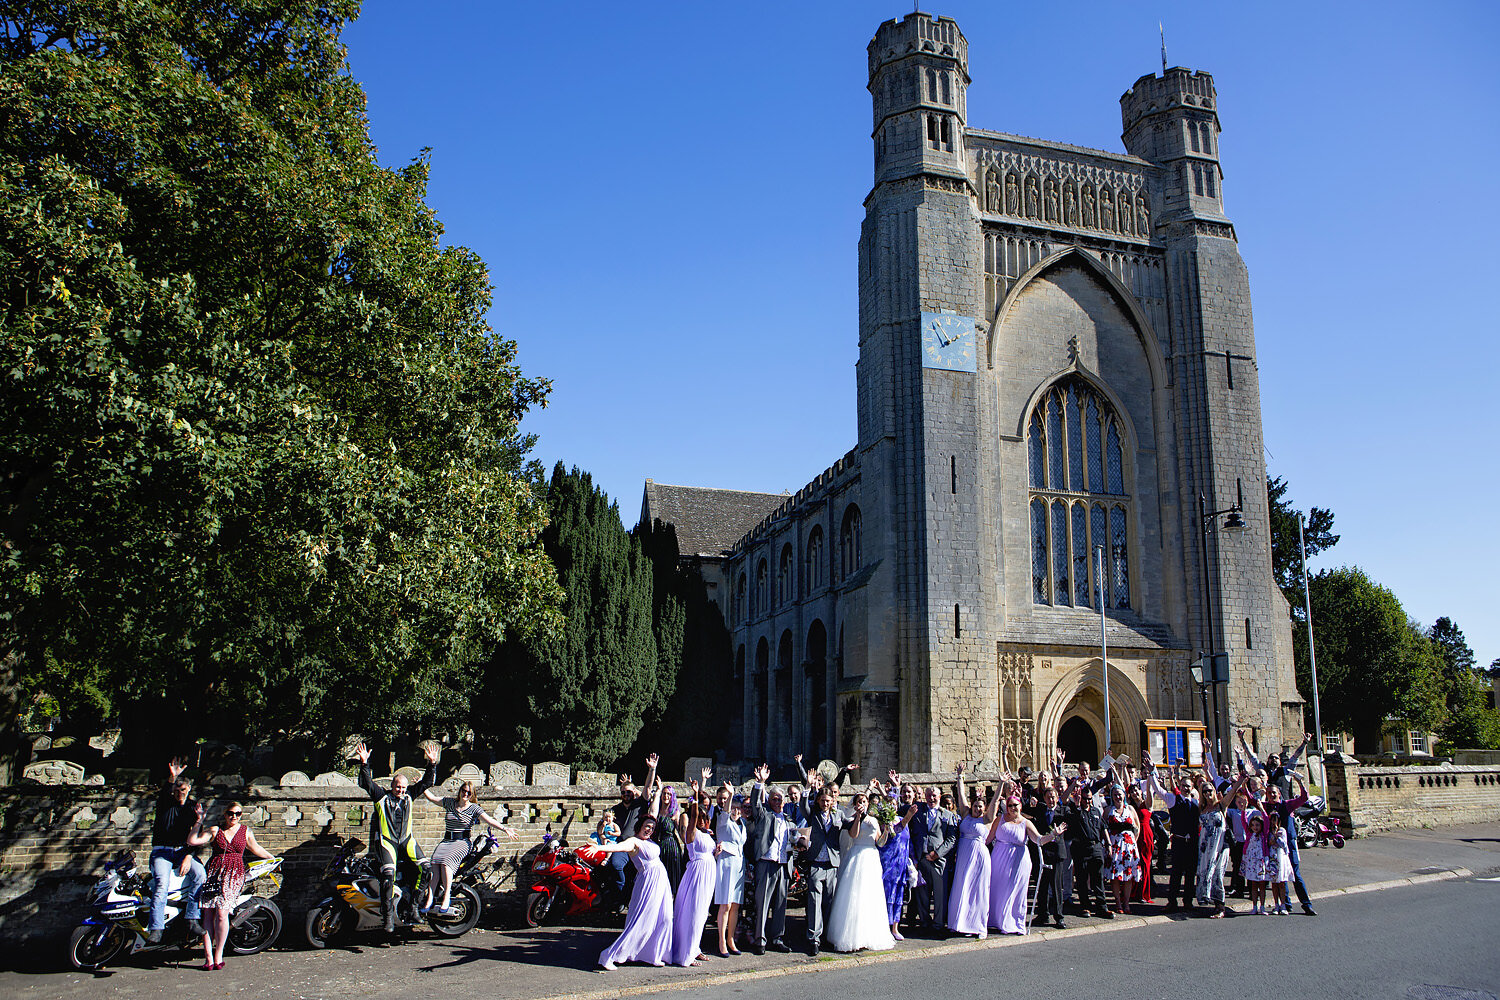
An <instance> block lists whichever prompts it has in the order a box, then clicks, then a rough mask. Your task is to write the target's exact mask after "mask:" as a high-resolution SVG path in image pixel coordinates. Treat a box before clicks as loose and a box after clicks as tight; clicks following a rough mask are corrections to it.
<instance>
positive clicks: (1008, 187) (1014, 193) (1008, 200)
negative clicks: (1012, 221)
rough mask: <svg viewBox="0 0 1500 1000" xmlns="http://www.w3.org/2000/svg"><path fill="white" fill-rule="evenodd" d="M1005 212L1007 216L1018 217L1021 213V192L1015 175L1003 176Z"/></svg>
mask: <svg viewBox="0 0 1500 1000" xmlns="http://www.w3.org/2000/svg"><path fill="white" fill-rule="evenodd" d="M1005 211H1006V213H1007V214H1009V215H1019V214H1020V211H1021V192H1020V188H1019V186H1018V185H1017V184H1016V175H1015V174H1006V175H1005Z"/></svg>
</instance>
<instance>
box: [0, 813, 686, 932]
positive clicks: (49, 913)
mask: <svg viewBox="0 0 1500 1000" xmlns="http://www.w3.org/2000/svg"><path fill="white" fill-rule="evenodd" d="M685 793H686V787H685V786H679V787H678V795H679V800H681V797H682V796H683V795H684V794H685ZM158 794H159V789H158V788H111V787H97V786H89V787H80V786H70V787H42V786H17V787H12V788H7V789H3V790H0V951H10V950H14V949H16V948H18V947H21V946H29V945H31V944H40V945H41V946H42V947H44V948H55V949H56V950H57V957H58V960H59V961H62V960H63V946H64V944H65V941H66V936H67V934H68V932H69V931H70V930H71V928H72V927H73V926H75V925H76V923H77V921H78V920H79V918H81V917H82V916H83V914H84V907H85V900H86V898H87V892H88V889H89V887H90V886H92V885H93V884H94V882H95V881H96V880H97V877H98V872H99V869H100V868H101V867H102V866H103V864H104V862H105V861H106V860H108V859H109V858H111V857H112V856H113V855H114V854H115V853H116V852H118V851H120V850H133V851H135V852H136V859H137V862H138V863H139V864H145V861H146V858H147V856H148V855H149V853H150V845H151V822H152V818H153V816H154V814H155V807H156V798H157V796H158ZM442 794H451V793H449V792H443V793H442ZM198 798H199V801H201V802H203V804H204V806H205V809H206V812H205V817H206V818H211V817H213V816H214V815H215V814H216V813H217V812H218V811H219V810H221V809H222V807H223V805H224V803H226V802H229V801H231V800H233V801H238V802H240V803H241V804H242V805H243V806H244V810H245V815H244V819H245V821H247V822H248V823H249V825H250V827H251V828H252V829H253V830H254V831H255V836H256V839H257V840H258V841H259V842H260V844H261V846H262V847H264V848H265V849H266V850H268V851H270V852H271V853H272V854H274V855H278V856H280V857H283V858H285V862H284V863H283V865H282V870H281V874H282V885H281V890H280V892H279V893H278V894H277V896H276V897H275V898H276V901H277V903H278V905H279V906H280V907H281V910H282V913H283V915H284V917H285V921H286V922H285V925H284V927H283V929H282V942H283V943H284V944H285V943H288V942H292V943H295V942H298V941H300V940H301V936H302V921H303V917H304V914H305V913H306V910H307V907H308V906H309V905H310V904H311V903H313V902H315V901H316V899H317V898H318V897H319V895H320V894H321V893H322V890H323V885H322V882H321V881H320V879H319V876H320V875H321V874H322V871H323V867H324V866H325V865H326V864H327V863H328V861H329V860H330V859H331V858H332V857H333V854H334V851H335V850H336V847H337V844H338V843H339V842H340V841H341V839H343V838H348V837H358V838H359V839H361V840H363V841H365V842H366V843H368V842H369V826H370V814H371V802H370V798H369V796H368V795H366V794H365V792H364V791H363V790H361V789H360V788H358V787H355V786H352V785H341V786H318V785H302V786H298V787H292V788H265V787H255V788H251V789H245V788H227V787H222V786H221V787H216V788H213V789H212V790H207V791H205V790H202V789H200V790H199V792H198ZM479 800H480V803H481V804H482V805H483V806H484V807H485V809H486V810H487V811H488V812H489V813H490V814H491V815H492V816H495V817H496V818H497V819H499V820H501V822H504V823H507V824H509V825H511V826H513V827H514V828H515V829H516V830H517V832H518V833H520V835H521V839H520V840H519V841H511V840H507V839H506V838H504V837H501V838H500V847H499V849H498V850H497V851H496V852H495V853H494V854H491V855H490V858H487V859H486V860H485V861H483V862H481V864H480V868H479V872H480V881H481V882H482V885H481V886H480V892H481V896H483V897H484V900H485V913H484V917H483V918H482V919H483V922H484V923H485V924H486V925H489V926H513V925H514V923H515V920H516V919H519V916H518V911H519V903H520V901H521V899H522V898H523V897H520V896H519V895H518V894H516V893H515V890H516V889H517V888H524V887H526V886H529V885H530V879H529V870H530V869H529V862H530V860H531V859H532V857H533V856H534V855H535V853H536V851H537V848H538V847H539V845H540V844H541V840H542V834H543V833H545V832H546V831H547V830H549V829H550V830H552V831H553V832H555V833H562V832H563V831H566V836H567V839H568V842H569V844H571V845H578V844H581V843H583V842H584V841H585V840H586V839H587V838H588V835H589V834H590V833H592V832H593V829H594V826H595V824H597V823H598V820H599V815H600V813H601V810H603V809H605V808H608V807H609V806H610V805H612V804H613V803H615V802H618V801H619V798H618V793H617V792H616V791H615V789H614V788H613V787H611V786H608V785H604V786H600V785H551V786H543V785H513V786H506V787H503V788H495V787H489V786H486V787H484V788H481V789H480V791H479ZM414 827H415V832H416V837H417V841H418V843H419V844H421V845H422V848H423V850H424V851H425V852H426V853H428V854H431V848H432V847H433V845H434V844H436V843H437V841H438V840H439V839H440V838H441V836H442V830H443V812H442V810H441V809H439V808H438V807H437V806H434V805H431V804H429V803H427V802H425V801H419V802H417V803H416V806H415V812H414ZM201 856H202V857H203V858H204V859H205V860H206V859H207V857H208V852H207V850H206V849H205V850H204V851H202V852H201ZM491 859H493V861H491Z"/></svg>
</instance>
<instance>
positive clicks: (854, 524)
mask: <svg viewBox="0 0 1500 1000" xmlns="http://www.w3.org/2000/svg"><path fill="white" fill-rule="evenodd" d="M859 549H860V543H859V507H858V506H857V505H855V504H852V503H851V504H850V505H849V506H848V507H847V508H846V509H845V510H844V522H843V526H842V527H841V528H840V529H839V570H840V572H839V578H840V579H848V578H849V577H851V576H853V575H854V574H855V572H857V571H858V570H859V567H860V565H861V563H862V560H861V554H860V550H859Z"/></svg>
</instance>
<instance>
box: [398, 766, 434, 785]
mask: <svg viewBox="0 0 1500 1000" xmlns="http://www.w3.org/2000/svg"><path fill="white" fill-rule="evenodd" d="M426 773H427V772H426V771H424V770H422V769H421V768H419V767H412V766H410V765H407V766H406V767H398V768H396V774H404V775H406V786H407V787H408V788H410V787H411V786H412V785H415V784H416V783H417V782H419V781H421V780H422V775H424V774H426ZM396 774H393V775H391V777H393V778H394V777H395V776H396Z"/></svg>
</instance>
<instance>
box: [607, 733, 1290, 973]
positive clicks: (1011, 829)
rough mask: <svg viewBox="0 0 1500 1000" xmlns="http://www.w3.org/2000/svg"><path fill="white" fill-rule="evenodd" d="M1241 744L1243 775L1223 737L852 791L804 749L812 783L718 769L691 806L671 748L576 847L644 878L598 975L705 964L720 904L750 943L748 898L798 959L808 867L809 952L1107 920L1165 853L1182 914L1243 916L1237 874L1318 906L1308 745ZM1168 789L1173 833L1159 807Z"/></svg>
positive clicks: (1174, 906) (757, 929)
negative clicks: (624, 968) (796, 905)
mask: <svg viewBox="0 0 1500 1000" xmlns="http://www.w3.org/2000/svg"><path fill="white" fill-rule="evenodd" d="M1239 739H1240V747H1241V754H1242V756H1241V758H1240V762H1239V766H1238V767H1237V769H1236V776H1235V777H1234V778H1233V779H1227V778H1224V777H1222V776H1220V775H1219V774H1218V773H1217V772H1216V771H1215V769H1214V766H1213V763H1212V758H1211V755H1210V754H1208V753H1207V752H1206V748H1205V752H1204V753H1203V755H1202V760H1203V762H1204V770H1203V771H1202V772H1201V773H1196V772H1190V771H1187V770H1185V769H1183V767H1182V766H1181V762H1179V763H1177V764H1172V765H1170V766H1167V765H1165V764H1161V765H1159V764H1157V763H1155V762H1153V761H1152V760H1151V758H1150V757H1149V756H1147V757H1146V758H1145V759H1144V760H1143V762H1142V763H1143V766H1142V768H1141V769H1140V773H1139V774H1138V773H1137V771H1136V768H1135V767H1134V765H1133V764H1132V763H1131V762H1130V760H1129V758H1128V757H1123V756H1122V757H1120V758H1118V759H1114V760H1111V761H1109V762H1108V763H1110V767H1109V768H1108V769H1107V770H1105V771H1103V772H1094V771H1092V769H1091V768H1090V767H1089V765H1088V764H1082V765H1080V766H1079V768H1078V773H1077V774H1076V775H1073V776H1066V775H1064V773H1063V759H1062V755H1059V756H1058V758H1057V759H1056V761H1055V762H1054V766H1053V767H1052V768H1051V769H1049V770H1044V771H1040V772H1035V773H1034V772H1031V771H1030V770H1029V769H1028V768H1025V767H1022V768H1020V769H1019V770H1018V771H1017V772H1016V773H1015V774H1011V773H1010V772H1009V771H1006V772H1005V773H1004V774H1003V775H1002V776H1001V778H1000V780H999V781H998V783H997V785H996V786H994V787H985V788H978V787H970V786H969V785H968V784H967V783H966V781H965V778H966V776H967V775H968V774H969V773H971V772H969V771H968V770H967V769H966V768H965V767H964V766H963V765H960V766H959V767H957V768H956V769H955V772H954V781H953V784H952V786H951V788H950V787H940V786H938V785H926V786H919V785H917V784H914V783H912V782H909V781H904V780H902V778H901V776H900V775H899V774H897V773H896V772H894V771H892V772H890V773H889V775H888V779H889V780H888V781H886V782H881V781H879V780H874V781H871V782H869V783H868V785H850V786H849V787H848V788H847V790H846V779H848V777H849V776H850V774H851V773H852V772H855V771H857V770H858V767H857V765H853V764H850V765H847V766H845V767H843V768H841V769H839V771H838V773H837V775H836V777H835V778H834V779H833V780H825V779H824V777H823V776H822V775H821V774H819V773H818V772H817V771H813V772H808V771H807V770H806V769H804V768H803V766H802V758H801V756H800V755H799V756H797V757H796V758H794V761H795V763H796V765H797V768H798V771H799V772H800V773H801V775H802V780H801V781H800V782H793V783H791V784H788V785H787V786H785V788H784V789H783V788H781V787H778V786H775V785H771V784H769V778H770V773H771V769H770V767H769V766H768V765H766V764H761V765H760V766H759V767H757V768H756V769H755V772H754V777H755V782H754V785H753V788H752V790H751V791H750V793H749V794H748V795H745V796H741V795H738V794H736V792H735V789H734V787H733V786H732V785H730V784H729V783H728V782H725V783H724V784H722V785H721V786H719V787H718V788H713V787H712V786H711V784H710V779H711V777H712V770H711V769H709V768H704V769H703V770H702V772H701V776H700V778H699V779H694V780H692V781H690V782H689V783H688V788H689V792H688V796H687V797H686V799H685V801H684V802H683V803H682V804H681V805H680V806H679V804H678V803H677V801H676V795H675V792H674V790H673V789H672V787H671V786H670V785H664V784H663V782H661V781H660V780H659V778H658V777H657V774H656V770H657V763H658V759H657V757H656V755H654V754H653V755H651V756H649V757H647V758H646V763H647V768H648V770H647V776H646V780H645V783H644V785H643V786H642V787H641V788H640V789H639V790H638V789H637V788H636V786H635V785H634V783H633V782H632V781H631V780H630V778H629V776H628V775H622V776H621V802H620V804H619V805H617V806H615V807H614V808H613V810H611V811H610V812H609V813H608V814H607V815H606V816H605V817H603V818H602V819H601V820H600V822H599V825H598V827H597V829H596V830H595V834H594V837H593V840H594V843H593V844H592V845H590V846H588V847H585V848H581V849H580V850H579V852H578V853H579V854H580V855H581V856H582V857H584V858H585V859H587V860H592V861H595V862H599V863H602V864H608V865H611V866H612V871H613V872H614V873H616V875H617V877H618V879H619V884H620V886H621V889H622V891H623V888H624V887H625V886H626V885H627V884H628V883H630V882H631V878H630V876H632V875H633V885H631V886H630V894H629V899H630V902H629V905H628V908H627V913H626V923H625V929H624V930H623V931H622V932H621V934H620V936H619V938H618V939H616V940H615V941H614V942H613V943H612V944H611V945H610V946H609V947H608V948H606V949H604V951H603V952H602V953H601V954H600V956H599V963H598V965H599V968H600V969H601V970H603V971H610V970H613V969H614V968H616V967H617V966H618V965H619V964H620V963H623V962H643V963H646V964H649V965H656V966H662V965H666V964H675V965H681V966H690V965H695V964H697V963H698V962H699V961H701V960H703V959H704V958H705V957H706V956H705V951H704V948H703V943H704V928H705V925H706V924H707V921H708V917H709V911H710V909H711V908H712V907H715V906H716V907H717V917H716V921H715V924H716V928H717V952H718V954H719V955H720V956H721V957H725V958H727V957H730V956H733V955H738V954H740V950H739V948H738V946H737V941H738V939H739V935H738V933H737V930H738V924H739V920H740V915H741V910H742V908H748V913H747V918H748V920H749V922H750V923H749V927H748V928H747V930H748V935H747V937H748V940H749V944H750V948H751V950H752V951H753V952H754V953H755V954H757V955H759V954H764V953H765V952H766V951H767V950H771V951H781V952H790V951H792V950H793V947H792V944H791V943H789V942H788V941H787V932H788V926H787V919H786V910H787V897H788V893H789V889H790V888H791V886H792V884H793V883H794V881H797V880H799V879H800V881H801V882H802V883H803V884H804V886H805V892H806V923H805V929H806V940H805V942H804V943H803V944H804V947H805V948H806V950H807V952H808V953H809V954H811V955H817V954H818V953H819V951H820V950H821V949H822V948H824V947H828V948H830V949H832V950H834V951H839V952H853V951H860V950H871V951H879V950H886V949H890V948H894V947H895V946H896V942H897V941H900V940H902V939H903V938H902V934H901V927H902V924H903V921H906V922H908V923H909V924H910V925H914V926H915V928H916V929H917V930H918V931H919V932H922V933H926V934H929V935H933V934H935V935H948V934H960V935H967V936H970V937H976V938H983V937H985V936H987V935H988V934H989V933H990V932H991V931H996V932H999V933H1001V934H1026V933H1027V932H1028V930H1029V928H1030V926H1031V924H1032V923H1033V922H1034V921H1040V922H1046V921H1048V920H1050V921H1051V922H1052V923H1053V925H1054V926H1056V927H1063V926H1065V924H1064V907H1065V905H1067V904H1069V902H1070V900H1076V903H1077V908H1076V910H1077V912H1083V913H1090V912H1091V913H1093V914H1094V915H1096V916H1099V917H1104V918H1112V917H1113V916H1114V915H1115V914H1116V913H1130V912H1132V911H1131V907H1132V905H1134V904H1137V903H1151V902H1153V891H1152V875H1153V863H1156V864H1158V865H1159V864H1160V858H1161V856H1162V855H1166V856H1167V858H1168V859H1169V861H1170V870H1171V876H1170V879H1169V881H1168V887H1167V905H1166V907H1165V910H1166V911H1167V912H1174V911H1176V910H1178V909H1179V905H1178V900H1179V898H1180V899H1181V901H1182V903H1183V905H1188V906H1191V905H1192V904H1194V903H1196V904H1197V905H1198V906H1200V907H1203V908H1206V909H1208V910H1209V911H1210V912H1209V913H1208V916H1210V917H1211V918H1220V917H1223V916H1224V915H1225V914H1226V913H1232V912H1233V911H1231V910H1230V909H1229V908H1228V907H1227V906H1226V902H1225V897H1226V891H1225V883H1226V881H1228V882H1229V886H1230V888H1229V893H1228V894H1229V895H1244V894H1246V893H1248V895H1249V897H1250V900H1251V909H1250V910H1249V911H1248V912H1249V913H1250V914H1256V915H1258V914H1262V913H1265V914H1282V913H1289V912H1291V910H1290V905H1289V903H1288V898H1289V895H1288V889H1289V887H1290V888H1292V889H1295V891H1296V893H1297V896H1298V899H1299V901H1300V902H1301V905H1302V908H1303V910H1304V912H1306V913H1307V914H1309V915H1315V911H1314V910H1313V908H1312V904H1311V902H1310V901H1309V899H1308V896H1307V889H1306V886H1305V885H1304V884H1303V882H1302V878H1301V870H1300V865H1299V862H1298V857H1297V841H1296V816H1295V810H1296V809H1297V808H1298V807H1300V806H1302V805H1304V804H1306V802H1307V801H1308V796H1307V788H1306V785H1305V784H1304V783H1303V779H1302V776H1301V775H1300V774H1298V773H1297V772H1296V771H1295V770H1293V767H1294V765H1295V763H1296V761H1297V759H1298V758H1299V757H1300V756H1301V753H1302V751H1303V749H1305V747H1306V745H1307V741H1306V738H1304V741H1303V744H1302V746H1301V747H1299V748H1298V749H1297V751H1296V752H1295V753H1293V754H1290V755H1288V756H1287V758H1286V760H1282V759H1281V758H1280V756H1279V755H1277V754H1272V755H1271V756H1270V757H1269V758H1268V759H1267V760H1266V762H1265V763H1264V764H1262V763H1261V762H1260V761H1258V760H1257V759H1256V758H1255V756H1254V755H1253V754H1252V753H1251V752H1250V750H1249V748H1248V746H1246V745H1245V741H1244V733H1243V731H1241V732H1240V733H1239ZM1293 782H1295V783H1296V785H1297V787H1298V790H1299V794H1298V795H1297V796H1295V797H1293V796H1292V794H1291V791H1292V783H1293ZM1158 799H1160V800H1161V801H1162V802H1163V803H1165V805H1166V814H1167V822H1166V824H1165V827H1164V828H1163V827H1162V826H1161V825H1160V824H1159V822H1158V818H1157V817H1156V816H1154V815H1153V810H1152V806H1153V804H1154V803H1155V801H1156V800H1158ZM1163 834H1165V836H1166V837H1167V838H1168V839H1167V841H1166V842H1165V843H1161V844H1160V846H1158V841H1159V839H1160V837H1161V836H1162V835H1163ZM627 865H629V866H630V867H629V868H627V867H626V866H627Z"/></svg>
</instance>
